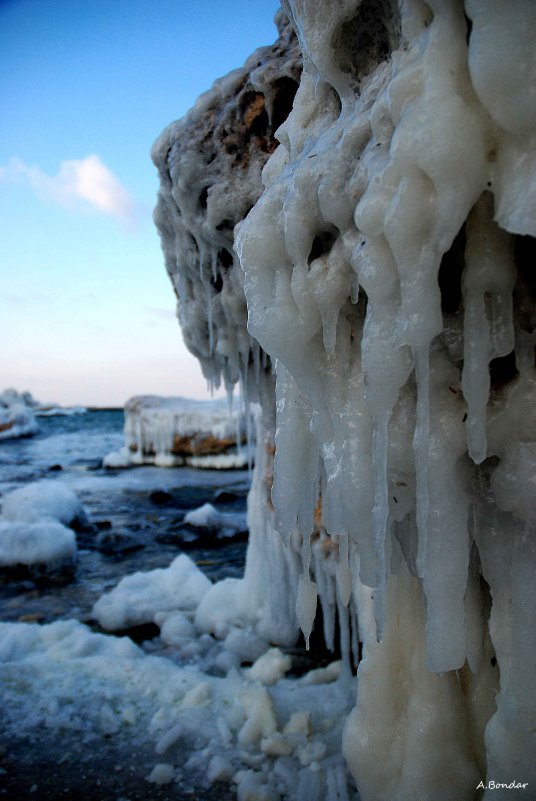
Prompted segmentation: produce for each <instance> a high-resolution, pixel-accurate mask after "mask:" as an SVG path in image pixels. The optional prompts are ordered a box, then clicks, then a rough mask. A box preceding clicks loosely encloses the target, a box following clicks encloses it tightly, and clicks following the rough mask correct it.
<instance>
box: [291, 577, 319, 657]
mask: <svg viewBox="0 0 536 801" xmlns="http://www.w3.org/2000/svg"><path fill="white" fill-rule="evenodd" d="M316 601H317V593H316V584H315V583H314V581H311V578H310V576H309V572H307V574H305V573H303V574H302V575H301V576H300V578H299V579H298V597H297V599H296V617H297V618H298V623H299V625H300V628H301V630H302V632H303V636H304V637H305V647H306V649H307V650H309V637H310V636H311V632H312V630H313V624H314V620H315V616H316Z"/></svg>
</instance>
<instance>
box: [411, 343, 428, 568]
mask: <svg viewBox="0 0 536 801" xmlns="http://www.w3.org/2000/svg"><path fill="white" fill-rule="evenodd" d="M414 355H415V378H416V381H417V410H416V423H415V433H414V435H413V450H414V453H415V480H416V500H417V513H416V518H417V531H418V533H419V547H418V551H417V570H418V571H419V576H421V577H422V576H423V575H424V570H425V567H426V551H427V543H428V517H429V513H430V511H429V510H430V489H429V486H428V447H429V438H430V363H429V354H428V350H427V349H426V351H424V350H423V349H418V350H416V351H415V353H414Z"/></svg>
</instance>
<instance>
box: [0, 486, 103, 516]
mask: <svg viewBox="0 0 536 801" xmlns="http://www.w3.org/2000/svg"><path fill="white" fill-rule="evenodd" d="M2 519H3V520H9V521H13V522H15V521H17V522H22V521H24V522H26V523H38V522H40V521H43V520H49V521H50V520H55V521H57V522H59V523H62V524H63V525H65V526H71V527H73V528H83V527H85V526H87V525H88V523H89V521H88V518H87V514H86V512H85V509H84V507H83V506H82V504H81V503H80V501H79V500H78V498H77V496H76V494H75V493H74V492H73V491H72V489H71V488H70V487H68V486H67V485H66V484H63V483H62V482H61V481H54V480H52V479H47V480H44V481H36V482H34V483H32V484H27V485H26V486H25V487H21V488H20V489H16V490H13V492H10V493H8V494H7V495H4V497H3V499H2Z"/></svg>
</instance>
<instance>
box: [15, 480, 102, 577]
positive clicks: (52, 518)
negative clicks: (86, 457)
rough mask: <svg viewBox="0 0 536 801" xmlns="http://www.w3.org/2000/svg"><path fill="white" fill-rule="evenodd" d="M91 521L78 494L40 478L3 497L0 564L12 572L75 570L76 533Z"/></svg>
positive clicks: (58, 483)
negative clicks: (21, 569) (21, 570)
mask: <svg viewBox="0 0 536 801" xmlns="http://www.w3.org/2000/svg"><path fill="white" fill-rule="evenodd" d="M88 525H89V521H88V518H87V515H86V512H85V509H84V507H83V506H82V504H81V503H80V501H79V499H78V498H77V496H76V495H75V493H74V492H73V491H72V490H71V489H70V488H69V487H67V486H66V485H65V484H62V483H61V482H59V481H36V482H33V483H31V484H28V485H27V486H25V487H21V488H20V489H17V490H13V492H10V493H8V494H7V495H5V496H4V497H3V499H2V514H1V515H0V567H1V568H3V569H6V570H7V572H8V574H12V573H13V572H15V573H18V572H20V568H23V569H27V570H28V571H29V572H30V573H31V574H36V573H38V574H43V573H51V572H55V571H57V570H64V569H66V568H68V569H71V568H73V567H74V565H75V563H76V559H77V546H76V538H75V535H74V532H73V531H72V530H71V528H75V529H77V530H79V529H81V528H84V527H87V526H88Z"/></svg>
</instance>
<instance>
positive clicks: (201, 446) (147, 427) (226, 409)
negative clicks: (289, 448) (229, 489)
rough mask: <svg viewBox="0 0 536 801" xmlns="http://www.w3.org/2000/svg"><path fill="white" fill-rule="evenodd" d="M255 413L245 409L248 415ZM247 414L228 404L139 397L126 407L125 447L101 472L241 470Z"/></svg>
mask: <svg viewBox="0 0 536 801" xmlns="http://www.w3.org/2000/svg"><path fill="white" fill-rule="evenodd" d="M254 413H255V410H254V409H252V408H250V409H248V410H247V416H249V415H250V414H254ZM248 425H249V423H248V422H247V419H246V412H245V411H244V410H242V409H241V408H240V404H238V403H236V404H234V405H233V404H230V403H229V401H227V400H226V399H218V400H209V401H196V400H191V399H189V398H188V399H187V398H162V397H158V396H153V395H142V396H139V397H134V398H131V399H130V400H129V401H127V403H126V404H125V446H124V447H123V448H122V449H121V450H120V451H117V452H113V453H110V454H108V455H107V456H106V457H105V458H104V462H103V464H104V467H108V468H120V467H130V466H131V465H136V464H155V465H157V466H159V467H175V466H180V465H184V464H188V465H190V466H192V467H205V468H212V469H230V468H240V467H244V466H246V465H247V464H248V460H249V459H250V454H249V442H248V441H247V432H248Z"/></svg>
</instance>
